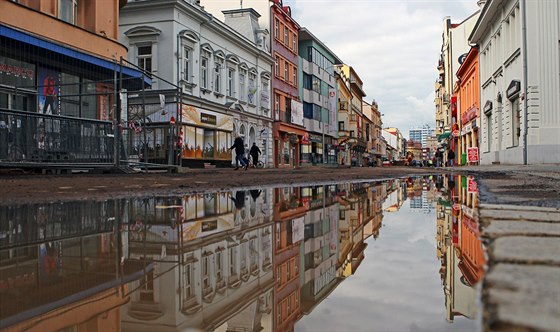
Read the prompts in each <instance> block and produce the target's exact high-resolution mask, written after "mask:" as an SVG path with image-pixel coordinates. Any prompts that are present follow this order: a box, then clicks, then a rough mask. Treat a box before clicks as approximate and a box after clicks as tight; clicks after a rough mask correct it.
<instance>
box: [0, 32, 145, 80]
mask: <svg viewBox="0 0 560 332" xmlns="http://www.w3.org/2000/svg"><path fill="white" fill-rule="evenodd" d="M0 37H6V38H10V39H14V40H17V41H19V42H22V43H24V44H28V45H33V46H36V47H37V48H40V49H43V50H47V51H51V52H55V53H58V54H61V55H64V56H67V57H69V58H71V59H74V60H79V61H83V62H86V63H89V64H92V65H94V66H98V67H101V68H104V69H107V70H111V71H113V70H118V69H117V67H118V66H119V64H118V63H115V62H112V61H109V60H106V59H102V58H98V57H95V56H93V55H89V54H86V53H82V52H79V51H76V50H73V49H71V48H68V47H65V46H62V45H59V44H56V43H53V42H50V41H47V40H44V39H40V38H37V37H34V36H32V35H30V34H27V33H24V32H21V31H18V30H15V29H12V28H9V27H7V26H4V25H0ZM122 70H123V74H124V75H126V76H129V77H134V78H141V77H142V72H140V71H139V70H136V69H133V68H129V67H124V66H123V69H122ZM144 82H145V83H146V84H149V85H151V84H152V80H151V78H149V77H148V76H144Z"/></svg>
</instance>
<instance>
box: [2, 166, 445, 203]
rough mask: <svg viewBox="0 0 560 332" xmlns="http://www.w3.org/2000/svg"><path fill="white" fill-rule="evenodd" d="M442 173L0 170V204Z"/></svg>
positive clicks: (390, 170) (394, 169) (311, 169)
mask: <svg viewBox="0 0 560 332" xmlns="http://www.w3.org/2000/svg"><path fill="white" fill-rule="evenodd" d="M442 172H446V171H445V170H442V169H434V168H415V167H352V168H348V167H346V168H333V167H320V166H318V167H309V168H300V169H251V168H250V169H248V170H247V171H244V170H242V169H240V170H237V171H235V170H233V169H232V168H229V169H220V168H217V169H192V170H190V169H187V170H185V171H184V173H183V172H181V173H172V174H169V173H147V174H146V173H135V174H70V175H41V174H20V173H14V172H3V173H0V202H1V203H0V204H14V203H16V204H17V203H20V204H21V203H30V202H37V203H39V202H56V201H63V200H84V199H95V200H99V199H108V198H119V197H132V196H135V197H142V196H146V195H152V194H156V193H160V194H167V195H173V194H182V193H192V192H204V191H210V190H227V189H232V188H238V187H251V188H260V187H266V186H274V185H298V184H304V183H325V182H340V181H357V180H365V179H371V180H380V179H387V178H398V177H406V176H417V175H423V174H435V173H442Z"/></svg>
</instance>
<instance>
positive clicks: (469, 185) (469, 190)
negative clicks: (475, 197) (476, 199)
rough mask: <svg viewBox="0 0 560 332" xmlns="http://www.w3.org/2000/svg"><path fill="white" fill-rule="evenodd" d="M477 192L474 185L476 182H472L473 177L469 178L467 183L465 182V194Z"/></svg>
mask: <svg viewBox="0 0 560 332" xmlns="http://www.w3.org/2000/svg"><path fill="white" fill-rule="evenodd" d="M477 192H478V187H477V185H476V181H475V180H474V178H473V177H469V179H468V181H467V193H469V194H470V193H477Z"/></svg>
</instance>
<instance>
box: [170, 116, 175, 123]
mask: <svg viewBox="0 0 560 332" xmlns="http://www.w3.org/2000/svg"><path fill="white" fill-rule="evenodd" d="M169 123H170V124H172V125H174V124H175V117H174V116H172V117H171V119H169Z"/></svg>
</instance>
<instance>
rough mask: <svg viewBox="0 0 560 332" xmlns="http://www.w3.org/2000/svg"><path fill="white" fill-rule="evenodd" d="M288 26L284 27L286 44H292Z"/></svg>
mask: <svg viewBox="0 0 560 332" xmlns="http://www.w3.org/2000/svg"><path fill="white" fill-rule="evenodd" d="M288 31H289V30H288V27H284V44H285V45H290V44H289V43H290V41H289V37H288Z"/></svg>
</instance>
